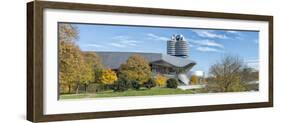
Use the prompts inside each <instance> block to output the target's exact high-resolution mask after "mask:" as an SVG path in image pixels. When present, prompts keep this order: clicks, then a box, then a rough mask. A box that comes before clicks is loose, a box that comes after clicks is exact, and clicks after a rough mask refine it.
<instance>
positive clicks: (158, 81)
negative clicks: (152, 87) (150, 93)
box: [155, 74, 167, 86]
mask: <svg viewBox="0 0 281 123" xmlns="http://www.w3.org/2000/svg"><path fill="white" fill-rule="evenodd" d="M166 81H167V78H166V77H165V76H163V75H161V74H157V75H156V76H155V83H156V85H157V86H165V84H166Z"/></svg>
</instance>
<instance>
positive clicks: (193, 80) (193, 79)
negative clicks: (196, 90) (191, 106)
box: [190, 75, 198, 85]
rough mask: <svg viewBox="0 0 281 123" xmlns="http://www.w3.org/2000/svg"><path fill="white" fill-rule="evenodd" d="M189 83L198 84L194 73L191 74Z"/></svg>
mask: <svg viewBox="0 0 281 123" xmlns="http://www.w3.org/2000/svg"><path fill="white" fill-rule="evenodd" d="M190 84H192V85H195V84H198V77H197V76H195V75H192V76H191V80H190Z"/></svg>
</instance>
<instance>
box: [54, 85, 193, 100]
mask: <svg viewBox="0 0 281 123" xmlns="http://www.w3.org/2000/svg"><path fill="white" fill-rule="evenodd" d="M192 93H194V91H193V90H181V89H171V88H160V87H155V88H151V89H146V88H141V89H140V90H132V89H129V90H127V91H124V92H113V91H112V90H108V91H102V92H98V93H83V94H63V95H60V99H81V98H103V97H124V96H152V95H171V94H192Z"/></svg>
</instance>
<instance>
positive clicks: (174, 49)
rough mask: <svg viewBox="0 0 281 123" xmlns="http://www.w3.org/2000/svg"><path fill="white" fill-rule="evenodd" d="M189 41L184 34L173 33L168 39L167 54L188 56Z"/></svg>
mask: <svg viewBox="0 0 281 123" xmlns="http://www.w3.org/2000/svg"><path fill="white" fill-rule="evenodd" d="M187 51H188V49H187V41H186V40H185V39H184V37H183V35H173V36H172V37H171V39H170V40H168V41H167V54H168V55H171V56H177V57H188V52H187Z"/></svg>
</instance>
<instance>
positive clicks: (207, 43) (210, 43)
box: [190, 40, 224, 48]
mask: <svg viewBox="0 0 281 123" xmlns="http://www.w3.org/2000/svg"><path fill="white" fill-rule="evenodd" d="M190 42H191V43H194V44H197V45H201V46H212V47H219V48H224V46H223V45H222V44H219V43H217V42H215V41H212V40H190Z"/></svg>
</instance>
